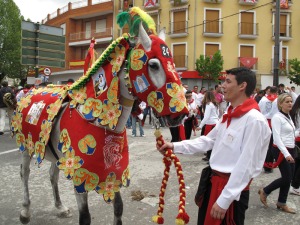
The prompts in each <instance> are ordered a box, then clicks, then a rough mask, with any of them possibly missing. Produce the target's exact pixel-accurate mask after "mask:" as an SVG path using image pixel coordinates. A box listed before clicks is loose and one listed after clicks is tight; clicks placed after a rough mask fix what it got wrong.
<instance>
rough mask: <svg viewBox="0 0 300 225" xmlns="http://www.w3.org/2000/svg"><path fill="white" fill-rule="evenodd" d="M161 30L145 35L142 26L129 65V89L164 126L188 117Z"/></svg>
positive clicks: (175, 72) (181, 90)
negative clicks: (157, 33)
mask: <svg viewBox="0 0 300 225" xmlns="http://www.w3.org/2000/svg"><path fill="white" fill-rule="evenodd" d="M164 39H165V33H164V31H162V32H160V34H159V36H155V35H150V36H149V35H148V34H147V32H146V31H145V29H144V28H143V26H142V24H140V26H139V35H138V38H137V43H136V45H135V47H134V48H133V49H132V50H131V51H130V55H129V62H128V78H129V79H130V83H129V87H130V88H129V89H130V91H131V92H132V94H133V95H134V96H136V97H137V98H139V99H140V100H142V101H144V102H147V103H148V105H149V106H151V107H152V108H153V110H154V112H155V114H156V115H157V116H159V117H161V118H163V119H164V120H165V122H166V124H167V126H176V125H178V124H180V123H181V122H182V119H183V117H184V116H185V115H186V114H188V108H187V104H186V99H185V96H184V91H183V87H182V85H181V81H180V78H179V75H178V73H177V71H176V69H175V65H174V62H173V58H172V54H171V51H170V50H169V47H168V46H167V45H166V43H165V41H164Z"/></svg>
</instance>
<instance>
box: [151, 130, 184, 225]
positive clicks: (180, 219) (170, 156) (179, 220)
mask: <svg viewBox="0 0 300 225" xmlns="http://www.w3.org/2000/svg"><path fill="white" fill-rule="evenodd" d="M155 136H156V143H157V145H158V146H162V145H163V144H164V140H163V137H162V135H161V133H160V131H159V130H156V133H155ZM172 162H173V163H174V166H175V168H176V173H177V177H178V183H179V193H180V196H179V206H178V211H179V213H178V215H177V217H176V220H175V222H176V224H177V225H184V224H187V223H188V222H189V215H188V214H187V213H186V212H185V199H186V193H185V183H184V177H183V172H182V167H181V164H180V161H179V159H178V158H177V156H176V155H175V154H174V153H173V151H172V150H171V149H167V150H166V151H165V154H164V158H163V163H164V164H165V170H164V177H163V179H162V185H161V188H160V194H159V206H158V210H157V215H155V216H153V218H152V220H153V222H155V223H157V224H163V223H164V218H163V217H162V214H163V211H164V196H165V190H166V187H167V182H168V179H169V172H170V166H171V163H172Z"/></svg>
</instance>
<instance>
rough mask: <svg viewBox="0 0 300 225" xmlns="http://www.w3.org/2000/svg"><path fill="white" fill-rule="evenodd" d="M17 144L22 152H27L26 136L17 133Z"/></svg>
mask: <svg viewBox="0 0 300 225" xmlns="http://www.w3.org/2000/svg"><path fill="white" fill-rule="evenodd" d="M16 143H17V146H18V147H19V149H20V151H21V152H24V151H25V136H24V134H22V133H17V135H16Z"/></svg>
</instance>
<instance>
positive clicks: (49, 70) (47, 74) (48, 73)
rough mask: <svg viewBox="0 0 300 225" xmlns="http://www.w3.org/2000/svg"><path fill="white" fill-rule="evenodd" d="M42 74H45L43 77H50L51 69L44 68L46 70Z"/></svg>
mask: <svg viewBox="0 0 300 225" xmlns="http://www.w3.org/2000/svg"><path fill="white" fill-rule="evenodd" d="M44 74H45V76H50V75H51V69H50V68H48V67H46V68H45V69H44Z"/></svg>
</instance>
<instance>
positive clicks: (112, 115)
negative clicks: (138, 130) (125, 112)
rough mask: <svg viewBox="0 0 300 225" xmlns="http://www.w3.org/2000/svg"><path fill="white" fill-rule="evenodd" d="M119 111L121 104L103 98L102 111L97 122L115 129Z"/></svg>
mask: <svg viewBox="0 0 300 225" xmlns="http://www.w3.org/2000/svg"><path fill="white" fill-rule="evenodd" d="M121 113H122V106H121V105H120V104H113V103H112V102H110V101H108V100H104V104H103V113H101V115H100V116H99V119H98V122H99V123H100V124H101V125H103V126H104V125H108V126H109V128H110V129H115V127H116V125H117V123H118V120H119V117H120V115H121Z"/></svg>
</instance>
